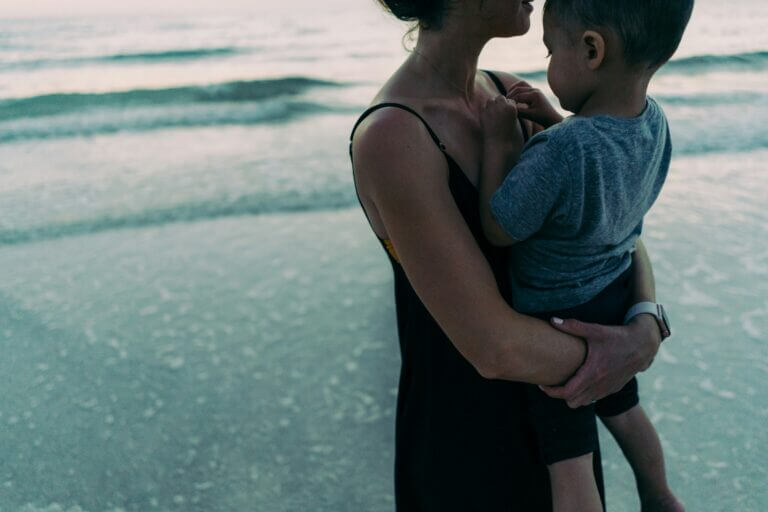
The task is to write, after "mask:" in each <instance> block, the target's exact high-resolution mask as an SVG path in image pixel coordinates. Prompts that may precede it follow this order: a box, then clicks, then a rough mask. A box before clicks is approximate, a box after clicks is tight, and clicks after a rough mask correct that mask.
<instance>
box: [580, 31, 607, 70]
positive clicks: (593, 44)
mask: <svg viewBox="0 0 768 512" xmlns="http://www.w3.org/2000/svg"><path fill="white" fill-rule="evenodd" d="M581 42H582V44H583V48H584V49H585V51H586V55H585V57H586V63H587V67H588V68H589V69H591V70H592V71H595V70H596V69H597V68H599V67H600V65H601V64H602V63H603V60H604V59H605V39H604V38H603V36H602V35H601V34H600V33H599V32H595V31H594V30H587V31H586V32H584V34H583V35H582V36H581Z"/></svg>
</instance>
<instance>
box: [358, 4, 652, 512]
mask: <svg viewBox="0 0 768 512" xmlns="http://www.w3.org/2000/svg"><path fill="white" fill-rule="evenodd" d="M380 2H382V3H383V4H384V5H385V7H387V8H388V9H389V10H390V11H391V12H392V13H393V14H394V15H395V16H397V17H398V18H400V19H403V20H412V21H416V22H418V29H419V33H418V41H417V44H416V46H415V48H414V50H413V52H412V53H411V55H410V56H409V57H408V58H407V59H406V60H405V62H404V63H403V65H402V66H401V67H400V68H399V69H398V70H397V71H396V72H395V73H394V75H393V76H392V77H391V78H390V79H389V80H388V81H387V83H386V84H384V86H383V87H382V89H381V90H380V91H379V93H378V94H377V95H376V97H375V98H374V101H373V107H371V108H370V109H369V110H367V111H366V112H365V113H364V114H363V116H361V118H360V120H359V121H358V124H357V125H356V126H355V129H354V130H353V134H352V142H351V145H350V152H351V156H352V157H353V160H354V165H353V167H354V176H355V184H356V187H357V191H358V195H359V198H360V201H361V204H362V206H363V208H364V210H365V212H366V214H367V216H368V220H369V222H370V225H371V228H372V230H373V231H374V232H375V234H376V236H377V237H378V238H379V239H380V240H381V242H382V245H383V246H384V248H385V249H386V250H387V253H388V254H389V258H390V260H391V263H392V266H393V270H394V275H395V300H396V305H397V319H398V334H399V338H400V348H401V353H402V368H401V376H400V386H399V395H398V405H397V424H396V450H395V495H396V505H397V508H398V510H401V511H440V512H446V511H453V510H456V511H474V510H478V511H480V510H481V511H484V512H496V511H510V510H520V511H545V510H549V509H550V506H551V505H550V503H549V495H550V493H549V489H548V481H547V472H546V468H545V466H544V465H543V464H542V462H541V461H540V460H539V455H538V454H537V453H536V450H535V448H534V443H533V442H532V438H531V436H532V433H531V431H530V429H529V427H528V425H527V423H526V411H525V401H524V397H523V391H522V389H521V386H520V385H519V384H517V382H528V383H533V384H540V385H550V386H551V385H556V384H559V383H563V382H565V381H567V380H568V384H567V385H566V386H565V387H563V388H552V389H550V393H551V394H552V396H556V397H560V398H564V399H566V400H567V401H568V404H569V405H571V406H572V407H576V406H579V405H584V404H586V403H589V402H591V401H593V400H595V399H597V398H601V397H603V396H605V395H607V394H609V393H611V392H613V391H616V390H618V389H619V388H621V387H622V386H623V384H624V383H626V382H627V381H628V380H629V379H630V378H631V377H632V376H633V375H634V374H635V373H636V372H638V371H640V370H643V369H645V368H647V367H648V365H649V364H650V362H651V361H652V359H653V357H654V355H655V353H656V350H657V349H658V344H659V341H660V333H659V328H658V326H657V324H656V321H655V319H653V318H652V317H650V316H649V315H640V316H638V317H636V319H635V320H633V322H632V323H631V324H630V325H629V326H626V327H604V326H596V325H587V324H581V323H578V322H574V321H566V322H564V323H563V324H562V325H560V326H559V327H560V328H561V330H562V331H567V332H561V331H558V330H555V329H553V328H552V327H551V326H549V325H548V324H546V323H545V322H541V321H539V320H536V319H533V318H530V317H525V316H522V315H519V314H517V313H515V312H514V311H513V310H512V309H511V308H510V307H509V305H508V304H507V303H506V301H505V300H504V288H505V284H504V283H505V275H504V257H503V253H502V252H501V251H499V250H496V249H494V248H492V247H491V246H490V245H489V244H488V243H487V242H486V240H485V239H484V237H483V234H482V228H481V226H480V221H479V216H478V208H477V197H476V189H475V185H476V183H477V178H478V169H479V163H480V155H481V148H482V140H481V129H480V125H479V112H480V110H481V108H482V107H483V106H484V104H485V102H486V101H487V100H488V99H490V98H492V97H494V96H497V95H498V94H503V93H504V92H505V91H506V90H507V89H508V88H509V87H511V86H512V85H513V84H515V83H517V82H518V81H519V80H518V79H516V78H515V77H514V76H512V75H508V74H503V73H497V74H490V73H487V72H483V71H478V70H477V61H478V57H479V54H480V51H481V50H482V48H483V47H484V45H485V44H486V43H487V42H488V41H489V40H490V39H492V38H494V37H509V36H517V35H522V34H524V33H526V32H527V31H528V29H529V27H530V13H531V11H532V6H531V3H530V0H529V1H525V2H524V1H522V0H380ZM524 128H525V130H526V131H527V132H528V133H532V132H533V131H535V130H537V129H538V127H536V126H534V125H531V124H530V123H527V124H526V125H525V126H524ZM638 249H639V250H638V251H637V253H636V262H635V263H636V267H637V269H638V271H637V275H636V276H635V281H636V295H637V297H636V299H637V301H638V302H639V301H652V300H653V294H654V291H653V280H652V279H653V278H652V275H651V270H650V265H649V263H648V260H647V256H646V254H645V251H644V249H643V248H642V246H640V247H639V248H638ZM569 333H570V334H569ZM571 334H576V335H578V336H580V337H581V338H586V343H585V341H584V340H582V339H580V338H577V337H575V336H572V335H571ZM587 347H589V349H588V350H587ZM574 374H575V375H574ZM569 377H570V380H569ZM512 381H516V382H512ZM595 460H596V465H595V467H596V478H597V480H598V482H599V483H600V487H601V489H602V485H601V484H602V478H601V475H600V471H599V470H600V464H599V456H596V457H595ZM601 493H602V490H601Z"/></svg>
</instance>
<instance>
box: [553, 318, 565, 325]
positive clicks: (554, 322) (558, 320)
mask: <svg viewBox="0 0 768 512" xmlns="http://www.w3.org/2000/svg"><path fill="white" fill-rule="evenodd" d="M552 323H553V324H556V325H563V319H562V318H557V317H556V316H553V317H552Z"/></svg>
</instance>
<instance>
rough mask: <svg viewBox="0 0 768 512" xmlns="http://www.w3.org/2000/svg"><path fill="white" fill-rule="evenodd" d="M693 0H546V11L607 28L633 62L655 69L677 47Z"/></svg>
mask: <svg viewBox="0 0 768 512" xmlns="http://www.w3.org/2000/svg"><path fill="white" fill-rule="evenodd" d="M693 1H694V0H547V2H546V4H545V5H544V12H545V13H549V14H550V15H554V16H555V17H556V18H557V19H558V20H559V21H560V22H562V23H564V24H565V25H567V26H573V27H574V28H578V29H584V30H586V29H595V28H608V29H610V30H613V32H614V33H615V34H616V35H617V36H618V37H619V38H620V39H621V41H622V44H623V45H624V57H625V58H626V59H627V63H628V64H631V65H636V64H646V63H647V64H648V67H649V68H650V69H655V68H658V67H659V66H661V65H662V64H664V63H665V62H667V61H668V60H669V59H670V58H671V57H672V54H674V53H675V50H677V47H678V45H679V44H680V40H681V39H682V38H683V32H684V31H685V27H686V26H687V25H688V20H689V19H690V18H691V12H692V11H693Z"/></svg>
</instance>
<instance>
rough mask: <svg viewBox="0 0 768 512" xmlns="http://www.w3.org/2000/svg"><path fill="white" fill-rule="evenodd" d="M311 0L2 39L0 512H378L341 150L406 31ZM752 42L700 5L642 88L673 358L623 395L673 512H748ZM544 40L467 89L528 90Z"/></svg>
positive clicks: (351, 211)
mask: <svg viewBox="0 0 768 512" xmlns="http://www.w3.org/2000/svg"><path fill="white" fill-rule="evenodd" d="M322 4H323V5H322V7H318V6H317V5H316V3H309V2H300V1H299V0H288V1H286V2H281V3H280V4H279V5H268V6H263V5H254V7H253V9H251V10H245V9H238V10H235V9H226V8H223V7H222V8H220V9H218V10H217V11H215V12H213V11H210V10H208V11H200V12H198V11H194V10H189V11H185V12H183V13H165V14H157V13H151V12H136V13H130V14H129V13H123V14H120V15H116V14H98V13H92V14H89V15H79V16H77V17H75V16H71V15H66V14H55V15H54V14H53V13H41V14H40V15H38V16H32V17H25V18H0V349H1V350H2V354H3V357H1V358H0V376H2V377H0V378H1V379H2V383H3V391H4V393H3V398H1V399H0V511H2V512H4V511H17V510H23V511H26V512H38V511H47V512H54V511H81V512H83V511H84V512H97V511H98V512H100V511H114V510H124V511H145V510H189V511H233V510H243V511H267V512H272V511H275V512H280V511H304V510H307V511H308V510H312V511H334V512H342V511H350V512H353V511H354V512H357V511H375V512H378V511H387V510H392V508H393V496H392V463H393V461H392V457H393V453H392V447H393V425H394V403H395V402H394V400H395V390H396V384H397V372H398V369H399V356H398V353H397V343H396V334H395V328H394V325H395V324H394V310H393V304H392V289H391V287H392V284H391V270H390V269H389V267H388V263H387V261H386V259H385V257H384V255H383V254H382V251H381V249H380V247H379V246H378V245H377V243H376V241H375V239H374V238H373V236H372V235H371V233H370V231H369V229H368V228H367V226H366V224H365V220H364V218H363V216H362V213H361V212H360V210H359V206H358V205H357V202H356V199H355V196H354V190H353V188H352V180H351V171H350V167H349V162H348V157H347V153H346V151H347V146H346V145H347V139H348V133H349V129H350V128H351V126H352V124H353V122H354V119H355V117H356V115H358V114H359V113H360V112H361V111H362V110H363V109H364V108H365V106H366V104H367V102H368V101H369V99H370V98H371V97H372V95H373V94H374V93H375V91H376V89H377V87H378V86H379V85H380V84H381V83H382V81H383V80H384V79H386V77H387V76H388V74H389V73H391V72H392V71H393V70H394V69H395V68H396V66H397V65H398V64H399V62H400V61H401V60H402V59H403V57H404V55H405V50H404V49H403V41H402V36H403V34H404V32H405V29H406V27H405V25H403V24H401V23H399V22H397V21H396V20H393V19H390V18H389V17H388V16H387V15H386V14H385V13H383V12H382V11H381V10H380V9H379V8H378V7H377V6H376V5H375V2H373V1H372V0H370V1H368V0H366V1H362V2H361V1H355V0H329V1H328V2H323V3H322ZM537 11H540V3H538V2H537ZM0 16H1V15H0ZM766 26H768V4H766V3H764V2H760V1H757V0H741V1H740V2H731V3H724V2H716V1H714V0H698V2H697V7H696V11H695V13H694V17H693V20H692V22H691V26H690V28H689V31H688V33H687V35H686V39H685V40H684V42H683V45H682V46H681V48H680V51H679V52H678V54H677V56H676V57H675V60H673V61H672V62H671V63H670V64H669V65H668V66H667V67H665V68H664V69H663V70H662V71H661V72H660V74H659V75H658V76H657V77H656V79H655V80H654V83H653V85H652V90H651V93H652V94H653V95H654V96H655V97H656V98H657V99H658V100H659V102H660V104H661V105H662V107H663V108H664V109H665V111H666V112H667V115H668V117H669V119H670V125H671V129H672V132H673V140H674V145H675V148H676V149H675V156H674V161H673V166H672V171H671V173H670V178H669V180H668V182H667V185H666V187H665V189H664V191H663V193H662V197H661V198H660V200H659V202H658V203H657V205H656V206H655V207H654V209H653V211H652V212H651V214H650V215H649V217H648V219H647V222H646V233H645V239H646V245H647V246H648V248H649V251H650V253H651V257H652V259H653V262H654V266H655V270H656V278H657V287H658V294H659V298H660V300H661V301H663V302H664V303H665V304H667V305H668V308H669V309H670V313H671V317H672V321H673V324H674V325H673V328H674V331H675V336H674V337H673V338H672V339H670V340H669V341H667V342H665V344H664V346H663V347H662V349H661V351H660V353H659V356H658V358H657V360H656V362H655V363H654V365H653V367H652V368H651V369H650V370H649V371H647V372H646V373H644V374H643V375H641V393H642V397H643V398H642V399H643V401H644V404H645V406H646V408H647V410H648V411H649V412H650V414H651V416H652V418H653V420H654V422H655V424H656V425H657V427H658V429H659V432H660V435H661V437H662V441H663V444H664V447H665V450H666V454H667V464H668V472H669V477H670V481H671V483H672V485H673V487H674V489H675V490H676V491H677V492H678V494H679V495H680V497H681V498H682V499H683V500H684V502H685V503H686V504H687V505H688V509H689V510H691V511H695V512H699V511H705V512H709V511H723V512H725V511H728V512H731V511H740V512H763V511H765V510H768V463H766V461H767V460H768V428H766V425H768V397H767V396H766V393H765V388H766V384H767V383H768V351H766V341H768V208H767V207H768V172H766V171H768V165H767V164H766V162H768V129H766V126H767V125H768V31H766V30H765V27H766ZM540 39H541V28H540V13H538V12H537V13H536V15H535V17H534V22H533V29H532V30H531V33H530V34H528V35H526V36H525V37H522V38H516V39H511V40H499V41H494V42H493V43H492V44H490V45H489V47H488V48H487V50H486V52H485V54H484V55H483V58H482V61H481V64H482V65H483V66H484V67H487V68H490V69H501V70H508V71H513V72H516V73H518V74H519V75H520V76H521V77H524V78H526V79H527V80H529V81H532V82H533V83H535V84H537V85H540V86H542V87H546V79H545V73H544V72H543V70H544V69H545V66H546V60H545V58H544V56H545V53H546V52H545V50H544V48H543V46H542V45H541V43H540ZM407 44H408V43H407V42H406V45H407ZM603 434H605V432H603ZM602 439H603V444H604V447H605V448H604V449H605V451H606V456H605V465H606V473H607V474H606V482H607V487H608V491H607V492H608V505H609V510H611V511H617V512H624V511H631V510H637V509H638V505H637V498H636V497H635V496H634V490H633V482H632V479H631V474H630V472H629V469H628V467H627V465H626V463H625V462H624V460H623V459H622V457H621V455H620V453H619V452H618V449H617V448H616V446H615V444H614V443H613V441H612V440H611V439H610V438H609V436H607V435H602Z"/></svg>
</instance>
